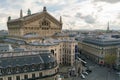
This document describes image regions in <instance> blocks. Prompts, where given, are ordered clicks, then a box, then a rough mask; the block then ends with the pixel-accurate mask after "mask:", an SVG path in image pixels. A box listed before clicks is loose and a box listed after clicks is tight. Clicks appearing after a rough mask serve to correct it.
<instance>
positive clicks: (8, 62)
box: [0, 53, 55, 68]
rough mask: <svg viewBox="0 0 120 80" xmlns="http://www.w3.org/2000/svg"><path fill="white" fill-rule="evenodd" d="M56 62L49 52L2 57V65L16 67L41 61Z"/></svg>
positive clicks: (2, 66)
mask: <svg viewBox="0 0 120 80" xmlns="http://www.w3.org/2000/svg"><path fill="white" fill-rule="evenodd" d="M49 62H55V59H54V58H53V57H52V56H51V55H50V54H48V53H43V54H42V53H41V54H37V55H24V56H14V57H2V58H0V67H1V68H7V67H16V66H25V65H32V64H40V63H43V64H45V63H49Z"/></svg>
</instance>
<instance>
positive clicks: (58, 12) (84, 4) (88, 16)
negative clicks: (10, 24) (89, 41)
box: [0, 0, 120, 30]
mask: <svg viewBox="0 0 120 80" xmlns="http://www.w3.org/2000/svg"><path fill="white" fill-rule="evenodd" d="M44 6H46V7H47V11H48V12H49V13H50V14H51V15H52V16H54V17H55V18H57V19H58V20H59V17H60V16H62V20H63V29H76V30H78V29H79V30H82V29H84V30H85V29H87V30H88V29H89V30H93V29H107V23H108V21H109V23H110V29H111V30H120V0H0V30H2V29H5V30H7V18H8V16H11V18H12V19H15V18H19V16H20V9H22V10H23V14H24V16H25V15H26V14H27V10H28V9H30V10H31V13H36V12H41V11H42V8H43V7H44Z"/></svg>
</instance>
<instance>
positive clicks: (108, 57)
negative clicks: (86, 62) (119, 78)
mask: <svg viewBox="0 0 120 80" xmlns="http://www.w3.org/2000/svg"><path fill="white" fill-rule="evenodd" d="M116 59H117V56H116V54H107V55H105V57H104V61H105V63H106V64H108V65H109V66H110V67H112V65H114V64H115V61H116Z"/></svg>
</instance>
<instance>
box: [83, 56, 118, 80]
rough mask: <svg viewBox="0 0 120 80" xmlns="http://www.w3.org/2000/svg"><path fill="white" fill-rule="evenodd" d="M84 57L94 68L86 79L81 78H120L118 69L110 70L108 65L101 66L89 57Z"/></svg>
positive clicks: (112, 79)
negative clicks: (117, 72)
mask: <svg viewBox="0 0 120 80" xmlns="http://www.w3.org/2000/svg"><path fill="white" fill-rule="evenodd" d="M84 59H85V61H86V62H87V66H90V67H91V68H92V72H91V73H89V74H88V75H87V76H85V77H86V78H85V79H81V80H119V79H118V76H117V74H116V71H114V70H110V69H109V68H107V67H103V66H99V65H97V64H96V63H93V62H92V61H91V60H89V59H86V58H84Z"/></svg>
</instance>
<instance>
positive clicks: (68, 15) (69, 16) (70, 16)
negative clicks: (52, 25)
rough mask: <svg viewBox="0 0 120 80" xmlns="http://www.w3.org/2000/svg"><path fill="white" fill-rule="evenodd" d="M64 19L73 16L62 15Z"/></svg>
mask: <svg viewBox="0 0 120 80" xmlns="http://www.w3.org/2000/svg"><path fill="white" fill-rule="evenodd" d="M62 16H63V17H71V16H69V15H62Z"/></svg>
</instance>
